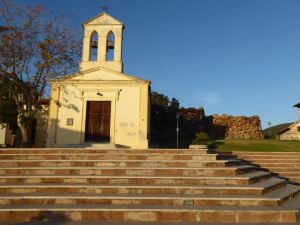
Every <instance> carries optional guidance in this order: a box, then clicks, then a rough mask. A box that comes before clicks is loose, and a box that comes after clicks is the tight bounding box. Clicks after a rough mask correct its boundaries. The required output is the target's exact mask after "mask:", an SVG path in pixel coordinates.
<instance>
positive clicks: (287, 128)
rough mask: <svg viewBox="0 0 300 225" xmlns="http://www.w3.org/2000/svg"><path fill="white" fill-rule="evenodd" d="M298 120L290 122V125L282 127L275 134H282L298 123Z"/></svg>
mask: <svg viewBox="0 0 300 225" xmlns="http://www.w3.org/2000/svg"><path fill="white" fill-rule="evenodd" d="M299 122H300V120H297V121H296V122H295V123H293V124H291V125H290V126H288V127H286V128H284V129H283V130H282V131H279V132H278V133H277V134H283V133H285V132H287V131H289V130H290V129H291V128H292V127H294V126H296V125H297V124H299Z"/></svg>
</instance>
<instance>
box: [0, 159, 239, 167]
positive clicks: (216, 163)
mask: <svg viewBox="0 0 300 225" xmlns="http://www.w3.org/2000/svg"><path fill="white" fill-rule="evenodd" d="M240 164H243V163H242V162H241V161H240V160H234V159H233V160H212V161H208V160H205V161H201V160H147V161H145V160H43V161H41V160H34V159H32V160H0V165H1V167H49V166H50V167H51V166H58V167H59V166H70V167H81V166H82V167H91V166H117V167H188V168H194V167H225V166H237V165H240Z"/></svg>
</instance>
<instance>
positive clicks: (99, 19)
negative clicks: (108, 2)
mask: <svg viewBox="0 0 300 225" xmlns="http://www.w3.org/2000/svg"><path fill="white" fill-rule="evenodd" d="M84 25H123V26H124V24H123V23H122V22H121V21H119V20H117V19H116V18H114V17H112V16H110V15H109V14H107V13H105V12H103V13H100V14H98V15H97V16H95V17H93V18H92V19H89V20H88V21H86V22H84V23H83V26H84Z"/></svg>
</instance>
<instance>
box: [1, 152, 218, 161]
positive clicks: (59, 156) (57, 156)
mask: <svg viewBox="0 0 300 225" xmlns="http://www.w3.org/2000/svg"><path fill="white" fill-rule="evenodd" d="M13 159H19V160H24V159H25V160H26V159H28V160H30V159H36V160H47V159H49V160H50V159H52V160H208V161H211V160H216V159H218V155H217V154H149V155H147V154H123V155H121V154H118V155H113V154H95V153H85V154H84V153H82V154H71V153H70V154H51V153H48V154H46V153H45V154H38V153H37V154H0V160H13ZM220 159H221V158H220Z"/></svg>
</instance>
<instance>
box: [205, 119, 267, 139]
mask: <svg viewBox="0 0 300 225" xmlns="http://www.w3.org/2000/svg"><path fill="white" fill-rule="evenodd" d="M210 119H211V126H212V127H211V131H210V133H211V134H213V135H214V136H215V137H216V138H226V139H261V138H263V137H264V136H263V133H262V129H261V123H260V119H259V117H258V116H251V117H246V116H230V115H226V114H223V115H216V114H214V115H211V116H210Z"/></svg>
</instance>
